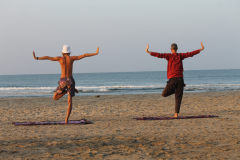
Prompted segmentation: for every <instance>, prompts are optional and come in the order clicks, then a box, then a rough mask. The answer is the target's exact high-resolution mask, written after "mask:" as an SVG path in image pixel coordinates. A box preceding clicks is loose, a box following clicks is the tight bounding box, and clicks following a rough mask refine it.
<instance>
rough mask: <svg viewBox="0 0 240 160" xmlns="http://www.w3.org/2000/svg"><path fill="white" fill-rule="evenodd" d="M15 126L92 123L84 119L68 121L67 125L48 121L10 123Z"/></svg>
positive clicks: (62, 123)
mask: <svg viewBox="0 0 240 160" xmlns="http://www.w3.org/2000/svg"><path fill="white" fill-rule="evenodd" d="M12 124H13V125H15V126H31V125H56V124H59V125H69V124H92V122H90V121H87V120H85V119H81V120H70V121H68V124H65V121H48V122H12Z"/></svg>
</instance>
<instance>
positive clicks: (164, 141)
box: [0, 91, 240, 159]
mask: <svg viewBox="0 0 240 160" xmlns="http://www.w3.org/2000/svg"><path fill="white" fill-rule="evenodd" d="M0 101H1V103H0V115H1V118H0V122H1V123H0V159H240V138H239V137H240V136H239V134H240V92H239V91H231V92H204V93H184V96H183V101H182V106H181V110H180V116H192V115H218V116H219V117H218V118H198V119H178V120H161V121H159V120H152V121H141V120H134V119H133V118H134V117H143V116H161V117H163V116H173V115H174V103H175V102H174V96H170V97H167V98H164V97H162V96H161V94H143V95H141V94H140V95H117V96H115V95H111V96H107V95H105V96H100V97H98V98H97V97H95V96H82V97H80V96H76V97H74V98H73V111H72V114H71V116H70V119H71V120H77V119H87V120H89V121H91V122H93V124H87V125H43V126H14V125H12V122H22V121H23V122H24V121H25V122H26V121H59V120H64V119H65V116H66V111H67V97H66V96H65V97H63V98H62V99H60V100H58V101H54V100H53V99H52V98H50V97H47V98H46V97H36V98H2V99H0Z"/></svg>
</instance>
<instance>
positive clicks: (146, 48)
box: [145, 44, 151, 53]
mask: <svg viewBox="0 0 240 160" xmlns="http://www.w3.org/2000/svg"><path fill="white" fill-rule="evenodd" d="M148 47H149V45H148V44H147V48H146V50H145V51H146V52H147V53H151V52H149V51H148Z"/></svg>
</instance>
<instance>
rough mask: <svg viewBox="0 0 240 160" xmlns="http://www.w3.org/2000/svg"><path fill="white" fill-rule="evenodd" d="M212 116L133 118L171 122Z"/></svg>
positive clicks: (212, 116)
mask: <svg viewBox="0 0 240 160" xmlns="http://www.w3.org/2000/svg"><path fill="white" fill-rule="evenodd" d="M214 117H218V116H214V115H199V116H178V117H139V118H133V119H136V120H171V119H190V118H214Z"/></svg>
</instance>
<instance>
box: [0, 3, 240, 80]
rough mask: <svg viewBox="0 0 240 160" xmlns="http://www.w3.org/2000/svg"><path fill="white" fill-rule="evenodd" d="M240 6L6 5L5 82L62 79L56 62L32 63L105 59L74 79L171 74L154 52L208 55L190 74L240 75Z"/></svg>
mask: <svg viewBox="0 0 240 160" xmlns="http://www.w3.org/2000/svg"><path fill="white" fill-rule="evenodd" d="M239 7H240V1H239V0H211V1H210V0H194V1H190V0H181V1H179V0H148V1H147V0H101V1H100V0H68V1H66V0H51V1H49V0H21V1H19V0H0V20H1V22H0V48H1V52H0V55H1V58H0V67H1V69H0V75H19V74H59V73H61V70H60V65H59V63H58V62H53V61H48V60H41V61H40V60H38V61H37V60H34V59H33V56H32V52H33V51H35V53H36V56H37V57H41V56H51V57H55V56H61V51H62V46H63V45H64V44H68V45H70V47H71V51H72V53H71V55H81V54H84V53H94V52H96V49H97V47H98V46H99V54H98V55H97V56H94V57H87V58H84V59H82V60H80V61H75V62H74V67H73V73H97V72H135V71H166V69H167V61H166V60H165V59H158V58H156V57H152V56H150V55H149V54H148V53H146V52H145V49H146V46H147V44H149V51H154V52H159V53H170V52H171V51H170V46H171V44H172V43H177V45H178V52H179V53H185V52H190V51H193V50H196V49H200V48H201V45H200V42H201V41H202V43H203V45H204V46H205V49H204V50H203V51H202V52H201V53H200V54H198V55H195V56H194V57H191V58H187V59H185V60H184V61H183V65H184V69H185V70H209V69H240V63H239V60H240V52H239V42H240V29H239V26H240V18H239V16H240V9H239Z"/></svg>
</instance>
